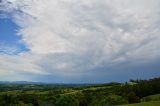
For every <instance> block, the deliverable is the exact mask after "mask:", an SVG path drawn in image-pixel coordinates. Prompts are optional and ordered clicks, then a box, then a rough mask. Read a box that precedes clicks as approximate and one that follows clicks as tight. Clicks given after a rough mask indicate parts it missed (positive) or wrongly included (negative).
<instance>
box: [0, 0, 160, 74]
mask: <svg viewBox="0 0 160 106" xmlns="http://www.w3.org/2000/svg"><path fill="white" fill-rule="evenodd" d="M159 5H160V1H159V0H154V1H153V0H134V1H133V0H125V1H124V0H123V1H122V0H112V1H110V0H47V1H44V0H23V1H20V0H4V1H3V0H2V3H1V8H0V9H1V10H3V11H5V12H8V13H9V14H11V16H12V18H13V19H14V21H15V23H16V24H17V25H18V26H20V27H21V28H20V29H19V31H18V35H19V36H21V37H22V42H23V43H24V44H25V45H26V46H27V47H28V48H29V50H30V51H29V52H27V53H24V54H23V55H29V56H27V58H28V57H32V58H28V59H27V60H32V61H34V62H31V63H29V64H30V67H31V69H30V68H29V69H28V71H31V72H37V70H43V71H40V72H42V73H43V72H44V73H46V72H47V73H50V74H57V73H58V74H60V75H61V74H66V73H70V74H69V75H72V74H73V75H77V74H80V73H81V71H87V70H92V69H95V68H97V67H104V66H105V67H109V66H110V65H115V64H118V63H121V62H126V61H131V62H137V60H138V61H142V62H144V61H150V60H154V59H157V58H159V57H160V45H159V42H160V36H159V34H160V24H159V23H160V7H159ZM22 58H23V56H20V57H18V59H17V60H18V61H19V60H20V61H23V59H22ZM3 61H5V60H4V59H3ZM6 64H9V63H6ZM15 66H16V65H15ZM18 66H21V67H24V66H25V65H24V64H21V65H18ZM37 67H38V69H37ZM39 68H40V69H39ZM13 69H15V70H18V69H17V68H13ZM35 69H36V71H35ZM4 70H8V69H4Z"/></svg>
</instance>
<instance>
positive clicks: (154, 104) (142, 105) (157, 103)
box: [120, 101, 160, 106]
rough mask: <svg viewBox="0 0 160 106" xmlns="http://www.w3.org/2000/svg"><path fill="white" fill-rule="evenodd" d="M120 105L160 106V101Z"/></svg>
mask: <svg viewBox="0 0 160 106" xmlns="http://www.w3.org/2000/svg"><path fill="white" fill-rule="evenodd" d="M120 106H160V101H152V102H142V103H134V104H127V105H120Z"/></svg>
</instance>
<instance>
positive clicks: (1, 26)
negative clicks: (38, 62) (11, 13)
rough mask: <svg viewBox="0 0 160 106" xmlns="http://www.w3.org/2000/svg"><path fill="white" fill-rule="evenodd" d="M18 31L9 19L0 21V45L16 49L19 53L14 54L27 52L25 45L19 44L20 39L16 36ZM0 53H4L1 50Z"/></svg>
mask: <svg viewBox="0 0 160 106" xmlns="http://www.w3.org/2000/svg"><path fill="white" fill-rule="evenodd" d="M18 29H19V28H18V26H17V25H16V24H15V23H14V22H12V20H11V19H0V33H1V35H0V42H1V43H0V44H1V45H4V46H6V47H15V48H17V49H18V50H19V51H17V52H15V54H16V53H19V52H22V51H27V48H26V47H25V45H24V44H23V43H21V37H20V36H18V35H17V31H18ZM0 52H1V53H3V52H4V51H3V50H1V51H0ZM9 52H11V51H8V53H9Z"/></svg>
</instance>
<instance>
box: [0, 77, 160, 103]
mask: <svg viewBox="0 0 160 106" xmlns="http://www.w3.org/2000/svg"><path fill="white" fill-rule="evenodd" d="M153 101H155V102H153ZM158 101H160V78H154V79H150V80H130V82H127V83H108V84H98V85H87V84H85V85H74V84H72V85H71V84H70V85H66V84H38V83H37V84H36V83H35V84H34V83H32V84H29V83H28V84H26V83H25V84H11V83H9V84H5V83H1V84H0V106H115V105H124V106H160V102H158ZM139 102H141V103H139ZM131 103H132V104H131ZM133 103H137V104H133ZM125 104H126V105H125ZM128 104H131V105H128Z"/></svg>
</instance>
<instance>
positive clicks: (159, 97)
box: [141, 94, 160, 102]
mask: <svg viewBox="0 0 160 106" xmlns="http://www.w3.org/2000/svg"><path fill="white" fill-rule="evenodd" d="M141 101H142V102H148V101H160V94H156V95H150V96H146V97H144V98H142V99H141Z"/></svg>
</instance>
